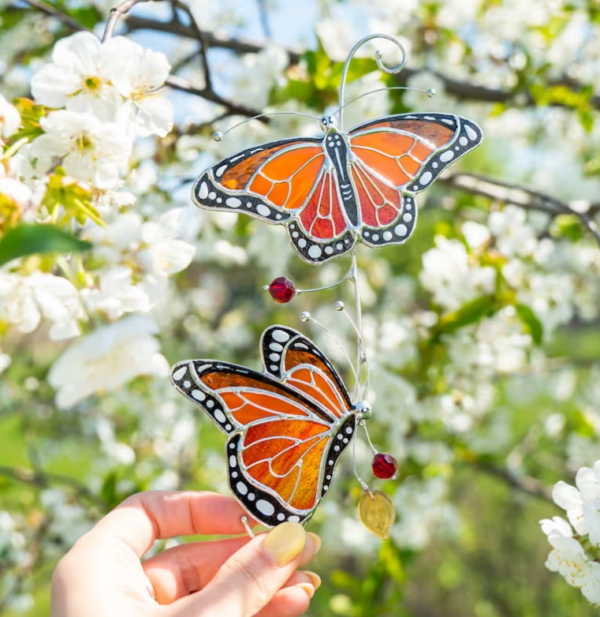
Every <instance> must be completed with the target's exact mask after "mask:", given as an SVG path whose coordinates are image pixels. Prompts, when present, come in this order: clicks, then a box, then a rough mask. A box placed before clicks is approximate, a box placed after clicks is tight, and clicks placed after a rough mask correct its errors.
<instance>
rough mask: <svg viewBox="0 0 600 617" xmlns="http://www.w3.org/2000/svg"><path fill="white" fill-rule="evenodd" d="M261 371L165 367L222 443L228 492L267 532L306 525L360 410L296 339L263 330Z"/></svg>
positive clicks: (211, 364) (314, 351)
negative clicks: (222, 437) (222, 436)
mask: <svg viewBox="0 0 600 617" xmlns="http://www.w3.org/2000/svg"><path fill="white" fill-rule="evenodd" d="M261 351H262V360H263V365H264V372H262V373H259V372H256V371H253V370H251V369H249V368H246V367H243V366H238V365H236V364H231V363H228V362H220V361H217V360H186V361H184V362H179V363H178V364H176V365H175V366H174V367H173V369H172V381H173V384H174V385H175V387H176V388H177V389H178V390H179V391H180V392H181V393H182V394H183V395H184V396H186V397H187V398H188V399H190V400H191V401H193V402H194V403H195V404H197V405H199V406H200V407H201V408H202V409H203V410H204V411H205V412H206V413H207V414H208V415H209V416H210V417H211V418H212V420H213V421H214V422H215V424H216V425H217V426H218V427H219V429H220V430H221V431H222V432H224V433H225V434H226V435H227V437H228V440H227V445H226V455H227V462H228V478H229V485H230V487H231V490H232V492H233V493H234V495H235V496H236V497H237V499H238V500H239V502H240V503H241V504H242V506H243V507H244V508H245V509H246V510H247V511H248V513H249V514H250V515H251V516H252V517H253V518H254V519H256V520H258V521H260V522H261V523H263V524H265V525H267V526H274V525H277V524H279V523H281V522H284V521H295V522H301V523H304V522H306V521H307V520H308V519H309V518H310V517H311V516H312V515H313V513H314V511H315V510H316V508H317V506H318V504H319V502H320V501H321V499H322V498H323V497H324V496H325V495H326V494H327V491H328V490H329V488H330V486H331V481H332V478H333V473H334V470H335V467H336V465H337V463H338V460H339V457H340V456H341V454H342V453H343V452H344V450H345V449H346V448H347V447H348V445H349V444H350V442H351V440H352V438H353V436H354V433H355V431H356V426H357V424H358V422H359V421H360V420H362V419H363V418H366V417H368V415H369V409H368V406H367V405H366V404H363V403H360V404H353V403H352V401H351V399H350V396H349V394H348V391H347V389H346V387H345V385H344V383H343V381H342V380H341V378H340V377H339V375H338V374H337V372H336V370H335V369H334V368H333V366H332V365H331V363H330V362H329V360H328V359H327V358H326V357H325V355H324V354H323V353H322V352H321V351H320V350H319V349H318V348H317V347H316V346H315V345H314V343H312V342H311V341H310V340H309V339H307V338H306V337H304V336H303V335H302V334H300V333H298V332H296V331H295V330H293V329H291V328H287V327H284V326H271V327H270V328H268V329H267V330H265V332H264V333H263V337H262V339H261Z"/></svg>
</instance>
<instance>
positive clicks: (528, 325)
mask: <svg viewBox="0 0 600 617" xmlns="http://www.w3.org/2000/svg"><path fill="white" fill-rule="evenodd" d="M515 309H516V310H517V315H518V316H519V319H520V320H521V322H522V323H523V325H524V326H525V329H526V330H527V332H529V334H530V335H531V338H532V339H533V342H534V343H535V344H536V345H541V344H542V340H543V339H544V327H543V326H542V323H541V321H540V320H539V319H538V318H537V315H536V314H535V313H534V312H533V310H532V309H530V308H529V307H528V306H526V305H525V304H517V305H516V306H515Z"/></svg>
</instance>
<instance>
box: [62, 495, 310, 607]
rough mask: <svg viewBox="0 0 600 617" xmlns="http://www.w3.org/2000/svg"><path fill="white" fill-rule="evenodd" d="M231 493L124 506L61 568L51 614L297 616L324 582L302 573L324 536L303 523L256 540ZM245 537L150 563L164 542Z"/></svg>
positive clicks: (132, 501) (182, 549)
mask: <svg viewBox="0 0 600 617" xmlns="http://www.w3.org/2000/svg"><path fill="white" fill-rule="evenodd" d="M243 515H244V511H243V510H242V508H241V506H240V505H239V504H238V503H237V502H236V501H235V500H234V499H233V498H231V497H225V496H223V495H217V494H215V493H207V492H192V491H188V492H175V491H149V492H146V493H139V494H138V495H134V496H132V497H130V498H129V499H127V500H126V501H124V502H123V503H122V504H120V505H119V506H118V507H117V508H115V509H114V510H113V511H112V512H110V513H109V514H108V515H107V516H105V517H104V518H103V519H101V520H100V521H99V522H98V524H97V525H96V526H95V527H94V528H93V529H92V530H91V531H90V532H88V533H87V534H86V535H84V536H83V537H82V538H81V539H80V540H78V541H77V542H76V543H75V545H74V546H73V548H72V549H71V550H70V551H69V552H68V553H67V554H66V555H65V557H63V559H62V560H61V561H60V562H59V564H58V566H57V567H56V570H55V571H54V576H53V578H52V607H51V617H81V616H82V615H85V616H86V617H116V616H117V615H119V616H120V615H123V616H125V615H126V616H127V617H225V616H227V617H253V616H256V617H296V616H299V615H302V614H303V613H304V612H305V611H306V610H307V609H308V606H309V603H310V599H311V598H312V596H313V594H314V592H315V589H316V588H318V586H319V585H320V579H319V577H318V576H317V575H316V574H314V573H313V572H306V571H300V570H298V568H300V567H302V566H304V565H305V564H306V563H308V562H309V561H310V560H311V559H312V557H313V556H314V555H315V553H316V552H317V551H318V550H319V547H320V544H321V542H320V540H319V538H318V536H316V535H315V534H312V533H306V532H305V531H304V528H303V527H302V526H301V525H299V524H298V523H283V524H282V525H279V526H278V527H276V528H275V529H273V530H271V531H270V532H269V533H264V534H259V535H257V536H256V538H254V539H250V538H249V536H248V535H247V534H245V531H244V527H243V525H242V523H241V520H240V517H241V516H243ZM235 534H245V535H241V536H240V537H238V538H233V539H226V540H215V541H209V542H191V543H187V544H180V545H179V546H176V547H174V548H170V549H167V550H166V551H164V552H162V553H160V554H158V555H155V556H153V557H150V558H149V559H146V560H145V561H142V557H143V555H144V554H145V553H146V552H147V551H148V549H149V548H150V547H151V546H152V544H153V542H154V541H155V540H157V539H165V538H173V537H176V536H192V535H235Z"/></svg>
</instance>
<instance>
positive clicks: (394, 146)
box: [193, 113, 482, 264]
mask: <svg viewBox="0 0 600 617" xmlns="http://www.w3.org/2000/svg"><path fill="white" fill-rule="evenodd" d="M322 127H323V129H324V130H325V131H326V133H325V136H324V137H323V138H320V139H317V138H297V139H285V140H280V141H277V142H272V143H268V144H264V145H262V146H257V147H254V148H249V149H247V150H244V151H243V152H240V153H239V154H236V155H234V156H232V157H229V158H226V159H224V160H222V161H221V162H219V163H217V164H216V165H215V166H213V167H212V168H211V169H208V170H207V171H205V172H204V174H203V175H202V176H201V177H200V179H199V180H198V181H197V182H196V184H195V185H194V188H193V200H194V202H195V203H196V205H198V206H200V207H202V208H207V209H216V210H224V211H230V212H245V213H246V214H250V215H252V216H254V217H256V218H259V219H261V220H263V221H265V222H268V223H272V224H280V225H286V226H287V228H288V232H289V235H290V239H291V241H292V244H293V246H294V248H295V249H296V251H297V252H298V254H299V255H300V256H301V257H302V258H303V259H305V260H306V261H308V262H310V263H313V264H319V263H322V262H324V261H326V260H328V259H331V258H333V257H336V256H339V255H342V254H344V253H347V252H348V251H350V250H351V249H352V248H353V247H354V245H355V243H356V241H357V240H360V241H361V242H363V243H365V244H367V245H368V246H371V247H377V246H383V245H387V244H402V243H404V242H405V241H406V240H407V239H408V238H409V237H410V235H411V234H412V232H413V230H414V228H415V223H416V219H417V208H416V199H415V196H416V193H418V192H420V191H422V190H424V189H426V188H428V187H429V186H430V185H431V183H432V182H433V181H434V180H435V179H436V178H437V176H438V175H439V174H440V173H441V172H442V171H443V170H444V169H445V168H446V167H447V166H448V165H450V164H451V163H452V162H454V161H455V160H457V159H458V158H459V157H461V156H462V155H464V154H466V153H467V152H469V151H470V150H472V149H473V148H475V147H476V146H478V145H479V144H480V143H481V140H482V133H481V129H480V128H479V127H478V126H477V125H476V124H475V123H474V122H472V121H471V120H468V119H466V118H462V117H460V116H456V115H452V114H440V113H413V114H400V115H396V116H389V117H386V118H380V119H378V120H374V121H372V122H368V123H366V124H362V125H359V126H357V127H355V128H353V129H352V130H350V131H348V132H343V131H338V130H337V128H336V127H335V123H334V122H333V120H332V119H331V117H328V120H327V121H326V122H323V121H322Z"/></svg>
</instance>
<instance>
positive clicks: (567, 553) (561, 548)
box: [541, 516, 600, 604]
mask: <svg viewBox="0 0 600 617" xmlns="http://www.w3.org/2000/svg"><path fill="white" fill-rule="evenodd" d="M541 526H542V531H543V532H544V533H545V534H546V535H547V536H548V541H549V542H550V544H551V546H552V551H551V552H550V555H549V556H548V559H547V561H546V567H547V568H548V570H550V571H552V572H558V573H559V574H561V575H562V576H563V577H564V578H565V580H566V581H567V583H569V585H572V586H573V587H576V588H578V589H581V593H583V595H584V596H585V597H586V598H587V599H588V600H589V601H590V602H592V603H593V604H598V603H599V602H600V563H597V562H595V561H591V560H590V559H589V558H588V556H587V555H586V552H585V550H584V548H583V547H582V546H581V544H580V543H579V542H578V541H577V540H576V539H575V538H573V531H572V529H571V526H570V525H569V524H568V523H567V522H566V521H565V520H564V519H562V518H560V517H559V516H555V517H554V518H553V519H552V520H549V519H545V520H543V521H541Z"/></svg>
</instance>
